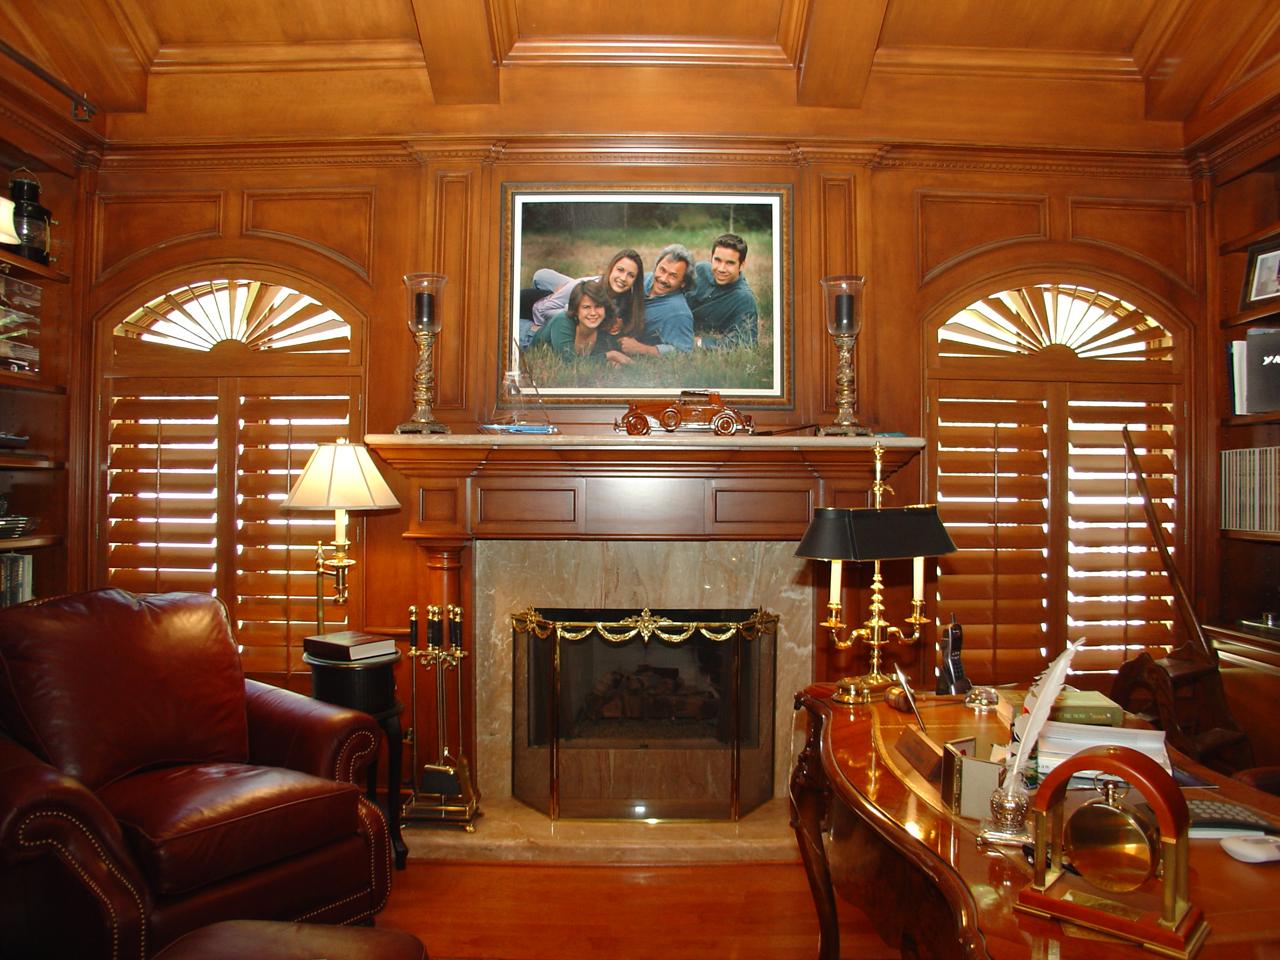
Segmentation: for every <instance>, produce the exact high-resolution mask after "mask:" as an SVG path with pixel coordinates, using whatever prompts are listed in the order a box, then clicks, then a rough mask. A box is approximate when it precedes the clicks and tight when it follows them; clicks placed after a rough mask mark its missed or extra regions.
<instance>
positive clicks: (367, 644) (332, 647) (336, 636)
mask: <svg viewBox="0 0 1280 960" xmlns="http://www.w3.org/2000/svg"><path fill="white" fill-rule="evenodd" d="M302 650H303V652H304V653H309V654H311V656H313V657H317V658H319V659H321V660H367V659H369V658H370V657H381V656H383V655H384V654H387V653H395V652H396V641H395V639H394V638H393V637H379V636H375V635H374V634H372V633H362V632H360V631H359V630H342V631H340V632H338V633H320V634H316V635H315V636H311V637H307V638H306V639H304V640H303V641H302Z"/></svg>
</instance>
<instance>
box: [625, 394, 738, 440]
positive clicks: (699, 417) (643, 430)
mask: <svg viewBox="0 0 1280 960" xmlns="http://www.w3.org/2000/svg"><path fill="white" fill-rule="evenodd" d="M655 426H658V427H661V428H662V429H663V430H666V431H667V432H668V433H674V432H675V431H677V430H709V431H711V432H712V433H714V434H715V435H716V436H717V437H727V436H729V435H730V434H733V433H737V432H738V431H739V430H741V431H743V432H744V433H752V432H754V430H755V425H754V424H753V423H752V422H751V417H749V416H747V415H746V414H743V413H739V412H738V411H737V410H734V409H733V408H732V407H726V406H725V405H724V403H723V401H721V399H720V394H718V393H716V392H715V391H714V390H682V391H680V396H679V398H678V399H676V400H649V401H644V402H641V403H633V404H631V405H630V406H629V407H628V408H627V412H626V413H624V414H623V415H622V416H621V417H619V418H618V419H617V420H616V421H614V424H613V429H615V430H619V431H621V430H625V431H626V432H627V433H628V434H630V435H631V436H633V437H638V436H643V435H645V434H647V433H648V432H649V431H650V430H652V429H653V428H654V427H655Z"/></svg>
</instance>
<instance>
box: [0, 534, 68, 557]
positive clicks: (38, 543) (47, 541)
mask: <svg viewBox="0 0 1280 960" xmlns="http://www.w3.org/2000/svg"><path fill="white" fill-rule="evenodd" d="M60 543H62V537H60V536H58V535H57V534H53V533H46V534H34V535H32V536H29V537H5V538H0V553H9V552H10V551H12V550H32V549H35V548H36V547H56V546H57V545H58V544H60Z"/></svg>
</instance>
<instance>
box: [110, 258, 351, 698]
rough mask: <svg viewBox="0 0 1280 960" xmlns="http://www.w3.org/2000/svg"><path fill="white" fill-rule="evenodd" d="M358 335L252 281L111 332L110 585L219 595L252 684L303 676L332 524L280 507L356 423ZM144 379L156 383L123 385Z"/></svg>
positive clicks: (331, 619) (341, 618)
mask: <svg viewBox="0 0 1280 960" xmlns="http://www.w3.org/2000/svg"><path fill="white" fill-rule="evenodd" d="M350 338H351V331H350V326H349V324H348V323H347V322H346V321H345V320H343V319H342V318H340V317H338V316H337V314H335V313H334V312H333V311H332V310H329V309H327V308H325V307H324V306H323V305H321V304H319V303H318V302H316V301H315V300H314V299H312V298H310V297H307V296H305V295H303V294H301V293H299V292H297V291H296V290H292V289H290V288H288V287H285V286H282V285H280V284H272V283H267V282H265V281H255V280H230V281H207V282H202V283H198V284H190V285H187V286H184V287H180V288H178V289H177V290H174V291H171V292H170V293H168V294H166V295H165V296H163V297H159V298H156V299H155V300H153V301H151V302H150V303H148V304H146V305H144V306H143V307H141V308H139V309H138V310H136V311H135V312H134V313H132V314H130V316H129V317H128V318H127V319H126V320H124V321H123V322H121V323H120V324H118V325H117V326H116V328H115V337H114V338H113V339H114V341H115V343H114V345H113V360H114V362H113V363H112V364H111V365H110V367H109V368H108V370H107V373H106V376H105V377H104V385H103V388H104V392H105V393H106V396H107V398H108V404H109V405H108V408H107V409H106V411H105V417H104V419H105V435H106V451H105V459H106V466H107V502H106V505H105V509H106V516H107V521H108V522H107V527H106V538H107V543H106V544H105V550H104V557H105V570H104V572H103V580H104V581H105V582H106V583H107V584H109V585H112V586H120V587H124V588H127V589H130V590H135V591H166V590H199V591H208V592H211V593H214V594H216V595H218V596H220V597H221V598H222V599H223V601H224V602H225V603H226V604H227V608H228V610H229V612H230V614H231V617H232V620H233V623H235V624H236V627H237V637H238V639H239V641H240V643H241V644H242V647H243V659H244V665H245V669H246V670H248V671H250V672H252V673H257V674H284V675H287V674H289V673H292V672H293V671H295V670H299V669H302V670H305V669H306V668H305V666H304V665H303V664H302V661H301V654H302V638H303V637H304V636H306V635H308V634H311V633H314V632H315V630H316V619H315V618H316V604H315V586H316V584H315V559H314V558H315V551H316V543H317V541H324V542H328V541H329V540H331V539H332V538H333V519H332V517H329V518H326V517H325V516H324V515H323V514H317V513H310V512H308V513H286V512H284V511H282V510H281V509H280V504H281V503H282V502H283V500H284V498H285V496H286V495H287V493H288V492H289V488H290V486H292V484H293V481H294V480H295V479H296V478H297V476H298V475H299V474H300V473H301V472H302V468H303V466H304V465H305V464H306V462H307V458H308V457H309V456H310V454H311V451H312V450H313V449H315V446H316V445H317V444H318V443H320V442H323V441H331V440H333V439H335V438H337V437H350V436H351V435H352V432H353V430H354V429H355V427H356V425H357V424H358V423H359V417H358V410H357V409H356V404H357V402H358V400H357V398H358V397H359V395H360V378H359V377H358V376H356V375H354V374H353V373H352V370H351V367H350V364H349V360H350ZM309 367H310V368H312V369H308V368H309ZM139 369H143V370H145V371H146V372H147V373H148V374H150V375H147V376H136V375H128V374H131V373H133V372H135V371H138V370H139ZM273 369H274V370H276V371H277V372H275V373H273V372H272V371H273ZM202 371H203V374H204V375H202ZM241 372H243V374H244V375H241ZM324 612H325V618H326V623H327V625H328V626H330V627H333V626H337V627H339V628H340V627H341V625H342V624H343V623H345V619H346V618H345V612H344V610H343V609H342V608H340V607H335V606H334V605H332V604H328V605H326V607H325V611H324Z"/></svg>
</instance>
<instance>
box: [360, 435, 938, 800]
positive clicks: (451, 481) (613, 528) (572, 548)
mask: <svg viewBox="0 0 1280 960" xmlns="http://www.w3.org/2000/svg"><path fill="white" fill-rule="evenodd" d="M365 441H366V443H368V444H369V446H370V447H371V448H372V449H373V450H375V451H376V452H377V453H378V455H379V456H380V457H381V458H382V459H383V460H384V461H385V462H386V463H388V464H389V465H390V466H392V467H394V468H396V469H397V470H399V471H400V472H401V473H402V474H404V475H405V476H406V477H407V478H409V479H410V486H411V489H410V490H409V492H408V493H407V494H406V496H405V497H404V498H402V499H403V500H404V502H405V503H406V505H407V506H408V509H407V510H406V511H405V516H406V520H407V529H406V530H405V537H406V538H407V539H409V540H410V541H412V542H414V543H416V544H417V545H418V546H419V547H420V548H421V549H420V551H419V554H418V556H419V558H420V566H419V569H418V574H419V575H418V578H417V583H418V588H417V590H418V592H417V596H416V602H417V603H418V606H419V608H420V609H425V607H426V605H427V604H431V603H435V604H439V605H444V604H447V603H453V604H457V605H459V606H462V607H465V608H466V612H467V615H468V620H467V623H468V624H469V629H468V631H467V633H466V634H465V636H464V644H465V648H466V651H467V653H468V654H470V655H469V656H467V657H466V658H465V659H464V661H463V667H462V669H463V683H464V686H465V688H466V690H467V691H468V693H467V696H466V701H467V702H466V704H465V706H464V710H463V726H464V730H465V734H464V742H465V743H467V744H468V749H470V750H472V751H473V753H472V754H471V757H470V759H471V760H472V765H471V769H472V772H473V774H474V777H475V782H476V785H477V787H478V789H479V791H480V793H481V795H482V796H483V798H484V801H482V806H483V803H484V802H490V801H495V800H503V801H509V800H510V798H511V797H512V766H513V764H512V746H513V742H514V739H515V737H514V731H513V716H512V684H513V680H514V664H513V657H514V646H515V645H514V644H513V642H512V634H511V621H510V617H511V614H513V613H516V612H518V611H520V610H522V609H524V608H525V607H527V606H528V605H529V604H534V605H536V606H538V607H539V608H540V609H548V608H558V607H579V608H602V609H603V608H609V607H614V608H637V609H639V608H643V607H644V606H645V605H650V606H653V605H656V603H658V602H660V603H661V604H663V605H666V606H670V607H679V608H687V609H701V608H708V607H711V608H739V607H740V608H744V609H755V608H757V607H762V608H764V609H767V610H770V611H773V612H775V613H777V614H778V617H779V621H778V634H777V641H776V642H777V656H776V668H777V669H776V677H775V684H774V715H773V731H774V753H773V772H772V783H773V791H774V797H775V798H780V797H782V796H783V795H784V794H785V791H786V785H787V776H788V773H789V771H790V768H791V761H792V758H793V753H794V751H795V750H797V749H798V746H797V743H798V742H802V739H803V732H802V731H801V730H800V727H799V722H798V721H797V719H796V716H795V712H794V710H793V709H792V706H791V699H792V695H793V694H794V693H795V691H797V690H800V689H803V688H804V687H805V686H807V685H808V684H809V683H810V682H812V680H813V678H814V676H815V670H817V672H818V674H822V673H823V670H822V669H821V668H820V667H819V666H818V664H817V663H816V662H815V661H816V660H817V658H819V657H825V656H826V653H824V652H822V651H824V650H825V636H826V635H825V633H824V634H821V635H815V631H814V624H816V623H817V622H818V621H819V620H820V619H821V618H822V614H820V613H819V612H818V610H817V609H816V601H817V594H816V591H815V584H814V583H813V582H812V571H811V570H810V564H809V563H808V561H804V560H799V559H797V558H796V557H795V547H796V542H797V541H799V540H800V538H801V536H803V534H804V531H805V529H806V528H807V526H808V524H809V521H810V519H811V518H812V516H813V510H814V508H815V507H817V506H821V505H829V506H849V505H857V504H860V503H865V502H866V500H867V491H868V490H869V488H870V486H871V484H872V480H873V476H874V459H875V458H874V456H873V448H874V447H875V446H877V445H881V446H883V447H884V478H885V479H888V478H890V477H892V476H893V475H894V474H895V472H896V471H897V470H898V469H899V468H901V467H902V466H903V465H904V464H906V463H908V462H909V461H910V460H911V459H912V458H914V457H915V456H916V455H917V453H918V451H919V450H920V449H921V447H922V446H923V444H924V441H923V440H922V439H920V438H918V437H800V436H747V437H742V436H735V437H712V438H708V437H704V436H698V435H679V434H673V435H667V436H652V437H618V436H614V435H609V434H607V433H605V434H600V435H587V434H567V435H563V436H533V437H529V436H491V435H486V434H453V435H448V434H437V435H431V436H425V435H422V436H415V435H392V434H380V435H371V436H368V437H366V438H365ZM815 643H818V644H821V646H815ZM434 717H435V709H434V704H433V703H432V702H430V700H429V699H427V700H424V702H423V703H421V704H419V708H418V715H417V716H416V717H413V718H411V719H410V721H409V722H410V723H411V724H412V725H413V726H414V727H415V728H417V729H433V724H434Z"/></svg>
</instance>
